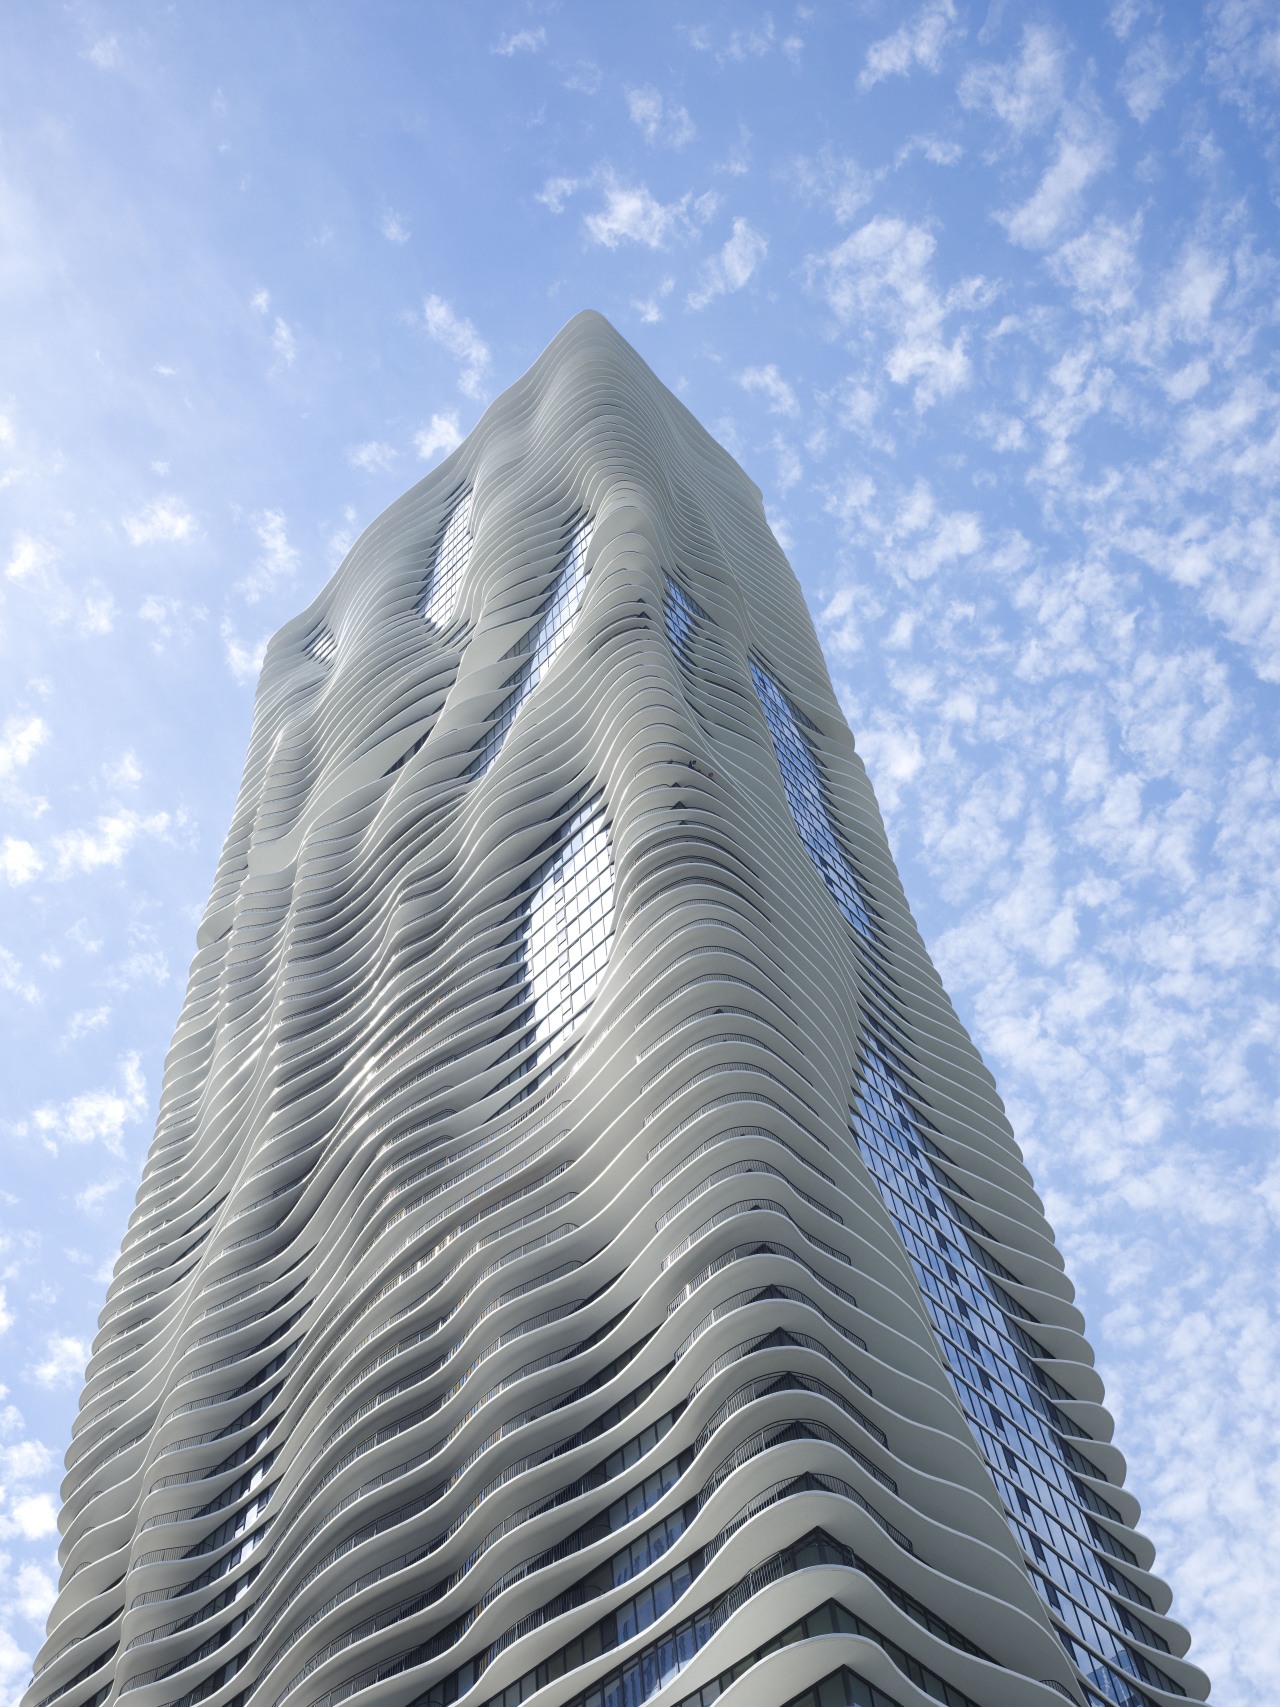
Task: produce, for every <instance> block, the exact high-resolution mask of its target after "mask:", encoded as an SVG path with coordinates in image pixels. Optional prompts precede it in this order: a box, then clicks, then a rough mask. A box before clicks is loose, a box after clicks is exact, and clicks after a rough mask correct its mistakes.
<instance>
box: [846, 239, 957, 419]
mask: <svg viewBox="0 0 1280 1707" xmlns="http://www.w3.org/2000/svg"><path fill="white" fill-rule="evenodd" d="M935 247H936V244H935V240H934V237H933V234H932V233H931V232H929V231H927V230H925V228H924V227H923V226H920V225H910V224H908V223H907V222H906V221H905V220H902V219H894V218H889V217H887V216H885V215H878V216H877V217H876V218H874V219H872V220H869V221H868V222H867V224H865V225H863V226H861V227H859V229H858V230H857V231H855V232H853V234H852V235H851V236H849V237H846V238H845V240H844V242H843V243H840V244H839V245H837V247H836V248H834V249H832V250H831V251H830V252H829V253H828V254H827V255H826V256H824V257H822V259H821V261H820V262H819V263H818V265H817V266H816V267H815V268H814V270H813V276H814V277H815V278H816V279H818V280H819V281H820V283H821V287H822V290H823V294H824V296H825V297H826V300H827V303H828V305H829V307H830V308H831V309H832V311H833V312H834V313H835V315H836V317H837V318H838V319H839V320H840V321H841V322H842V323H844V324H846V325H850V326H852V327H853V328H854V329H855V331H856V332H857V333H858V334H859V335H860V336H861V337H863V338H875V337H877V336H878V335H879V334H881V333H885V334H887V335H888V339H889V343H890V347H889V351H888V355H887V356H886V357H885V361H884V370H885V372H886V373H887V374H888V376H889V378H890V379H891V380H893V381H894V383H895V384H897V385H911V386H913V388H914V397H915V402H916V406H917V408H920V409H924V408H927V407H928V406H929V405H930V404H932V403H935V402H936V401H937V400H938V399H939V398H940V397H947V396H950V394H951V393H952V392H955V391H958V390H959V389H960V388H961V387H962V386H964V385H966V384H968V381H969V377H970V367H969V357H968V354H967V351H966V347H965V346H966V338H965V335H964V333H963V332H961V333H958V334H956V336H954V337H952V338H950V339H948V337H947V332H946V321H947V319H948V316H949V314H950V313H951V311H952V307H953V305H956V304H968V303H971V302H973V301H974V300H976V299H977V298H978V297H979V295H980V292H981V281H980V280H967V281H964V282H963V283H962V284H961V285H960V286H959V287H957V289H956V290H955V291H953V292H951V293H949V294H948V295H947V296H945V297H944V296H941V295H940V294H939V292H938V290H937V287H936V286H935V285H934V283H933V280H932V276H931V275H932V263H933V255H934V250H935Z"/></svg>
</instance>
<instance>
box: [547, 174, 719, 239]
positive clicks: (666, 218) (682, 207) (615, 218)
mask: <svg viewBox="0 0 1280 1707" xmlns="http://www.w3.org/2000/svg"><path fill="white" fill-rule="evenodd" d="M589 181H590V182H598V183H599V184H600V185H601V186H602V187H603V189H604V203H603V205H602V206H601V207H599V208H597V209H596V211H595V212H594V213H589V214H588V215H587V216H586V218H585V220H584V221H583V225H584V227H585V229H586V233H587V236H588V237H589V238H590V240H591V241H592V242H593V243H598V244H600V245H601V246H602V247H603V248H605V249H616V248H617V247H618V246H619V244H621V243H639V244H640V245H642V247H644V248H646V249H665V248H667V247H668V246H669V245H670V244H671V243H673V242H674V241H676V240H677V239H678V238H687V237H690V236H692V235H693V234H694V233H695V232H696V230H697V228H698V226H699V225H700V224H703V223H705V221H706V220H708V219H710V217H711V215H712V214H713V213H714V212H715V209H716V205H717V199H718V198H717V197H716V196H715V195H713V194H711V193H707V194H704V195H701V196H698V197H697V198H695V197H694V196H693V194H692V193H691V192H689V191H686V193H685V194H684V195H683V196H681V197H680V198H679V200H678V201H674V202H660V201H659V200H658V199H657V197H656V196H655V195H653V193H652V192H651V191H650V189H649V188H648V186H647V185H646V184H627V183H623V182H622V180H621V179H620V178H618V177H616V176H615V175H614V173H613V172H612V171H611V170H609V169H607V168H606V169H603V170H602V171H601V172H599V173H598V174H597V175H596V176H595V177H594V178H593V179H591V180H589ZM555 182H557V183H558V184H560V185H561V186H563V185H564V184H565V183H566V182H567V181H566V180H563V179H562V180H556V181H555ZM577 187H578V186H577V185H576V184H575V185H574V188H575V189H576V188H577ZM563 193H564V194H568V193H570V192H569V191H568V190H564V191H563ZM544 194H545V192H544ZM547 205H548V206H550V205H551V204H550V202H548V203H547ZM561 205H563V203H562V204H561Z"/></svg>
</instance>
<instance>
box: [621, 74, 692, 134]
mask: <svg viewBox="0 0 1280 1707" xmlns="http://www.w3.org/2000/svg"><path fill="white" fill-rule="evenodd" d="M627 111H628V113H629V114H630V115H631V122H632V124H634V125H638V126H639V127H640V132H641V134H642V135H643V137H644V139H645V141H646V142H647V143H649V144H650V145H651V146H653V147H658V148H676V149H679V148H684V147H686V146H687V145H688V144H689V143H690V142H692V141H693V140H694V138H695V137H696V136H697V134H698V132H697V128H696V126H695V125H694V122H693V120H692V119H691V118H690V117H689V110H688V108H687V107H682V106H679V105H678V104H677V103H676V102H675V101H669V100H667V99H666V97H665V96H664V95H663V94H662V93H661V92H660V91H659V90H657V89H655V88H653V87H652V85H649V84H646V85H644V86H643V87H641V88H639V89H628V90H627Z"/></svg>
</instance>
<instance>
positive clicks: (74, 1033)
mask: <svg viewBox="0 0 1280 1707" xmlns="http://www.w3.org/2000/svg"><path fill="white" fill-rule="evenodd" d="M110 1018H111V1008H110V1006H109V1005H105V1004H104V1005H103V1006H102V1007H97V1008H80V1009H79V1010H78V1011H77V1012H76V1013H73V1014H72V1016H71V1018H70V1019H69V1020H68V1021H67V1029H66V1031H64V1032H63V1034H62V1040H63V1042H64V1043H78V1042H79V1041H80V1039H81V1038H82V1037H88V1035H89V1034H90V1032H94V1031H101V1030H102V1028H103V1026H104V1025H106V1023H107V1021H108V1020H109V1019H110Z"/></svg>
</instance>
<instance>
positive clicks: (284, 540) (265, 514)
mask: <svg viewBox="0 0 1280 1707" xmlns="http://www.w3.org/2000/svg"><path fill="white" fill-rule="evenodd" d="M253 531H254V534H255V535H256V536H257V540H258V545H259V547H260V550H259V552H258V555H257V557H255V558H254V560H253V564H252V566H251V568H250V570H249V573H248V574H247V575H246V576H245V577H244V579H243V580H242V581H237V582H236V591H237V592H239V593H243V594H244V596H245V598H246V599H247V600H248V602H249V603H250V604H251V605H254V604H257V603H258V602H259V601H260V600H261V599H263V598H265V597H266V596H267V595H268V594H269V593H273V592H275V590H276V589H277V588H278V587H280V586H284V585H287V584H288V583H289V582H291V581H293V580H294V579H295V578H296V576H297V573H298V569H299V566H300V565H301V562H302V558H301V554H300V553H299V551H298V549H297V547H296V546H295V545H292V544H291V543H290V541H289V528H288V522H287V520H286V518H285V514H284V511H283V510H262V511H260V512H259V513H258V514H257V515H256V516H255V517H254V518H253Z"/></svg>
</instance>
